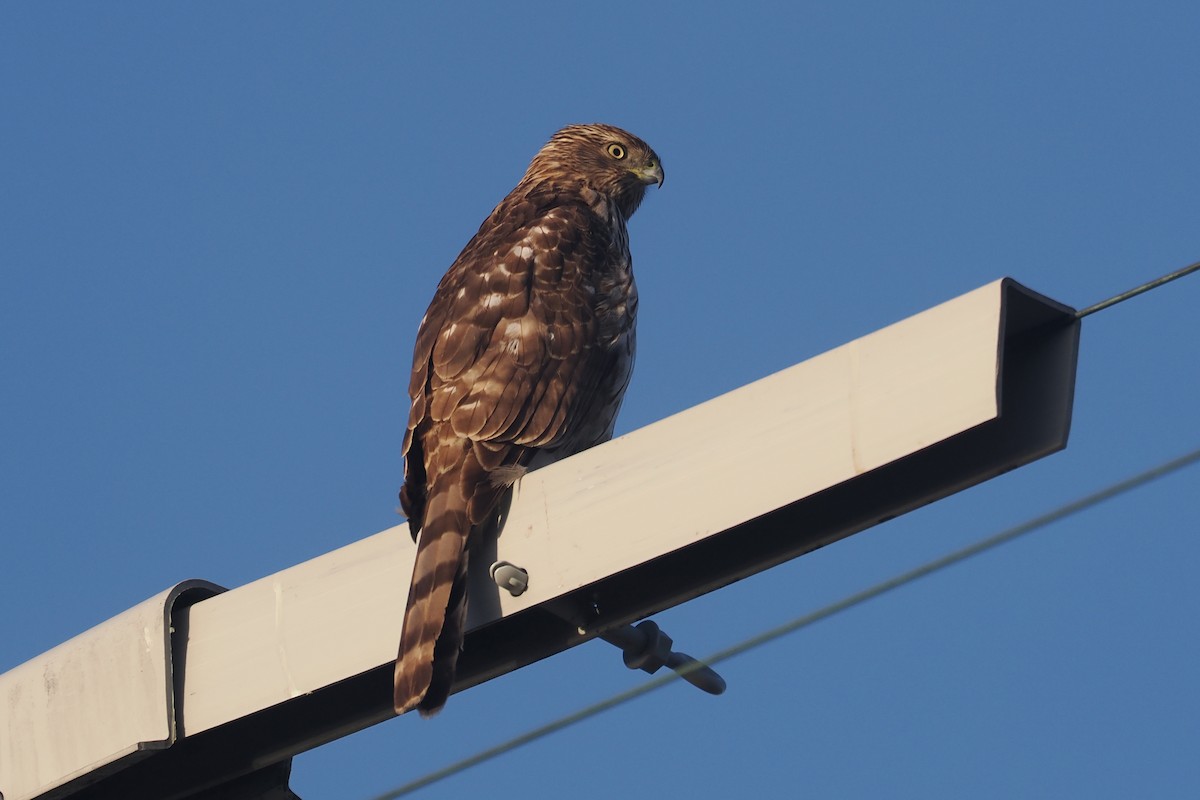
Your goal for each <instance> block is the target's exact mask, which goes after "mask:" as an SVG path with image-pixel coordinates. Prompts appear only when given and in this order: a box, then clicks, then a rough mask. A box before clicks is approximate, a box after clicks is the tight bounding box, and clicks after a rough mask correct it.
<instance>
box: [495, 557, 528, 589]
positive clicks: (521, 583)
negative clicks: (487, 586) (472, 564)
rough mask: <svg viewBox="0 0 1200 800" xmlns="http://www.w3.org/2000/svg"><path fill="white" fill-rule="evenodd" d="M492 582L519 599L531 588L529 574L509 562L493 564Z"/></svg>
mask: <svg viewBox="0 0 1200 800" xmlns="http://www.w3.org/2000/svg"><path fill="white" fill-rule="evenodd" d="M490 572H491V576H492V580H494V581H495V582H496V585H497V586H499V587H500V588H501V589H506V590H507V591H508V593H509V594H511V595H512V596H513V597H518V596H520V595H522V594H524V593H525V590H526V589H528V588H529V573H528V572H527V571H525V570H523V569H521V568H520V567H518V566H516V565H515V564H510V563H508V562H507V561H497V562H496V563H495V564H492V568H491V571H490Z"/></svg>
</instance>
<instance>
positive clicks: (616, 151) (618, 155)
mask: <svg viewBox="0 0 1200 800" xmlns="http://www.w3.org/2000/svg"><path fill="white" fill-rule="evenodd" d="M608 154H609V155H610V156H612V157H613V158H615V159H616V160H617V161H620V160H621V159H622V158H624V157H625V148H624V147H622V146H621V145H619V144H617V143H616V142H613V143H612V144H610V145H609V146H608Z"/></svg>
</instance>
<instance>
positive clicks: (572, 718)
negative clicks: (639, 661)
mask: <svg viewBox="0 0 1200 800" xmlns="http://www.w3.org/2000/svg"><path fill="white" fill-rule="evenodd" d="M1193 266H1194V267H1197V265H1193ZM1197 268H1200V267H1197ZM1130 296H1132V295H1130ZM1110 305H1111V303H1110ZM1089 313H1090V312H1089ZM1198 461H1200V448H1197V449H1195V450H1192V451H1191V452H1189V453H1186V454H1184V455H1182V456H1179V457H1178V458H1173V459H1171V460H1170V461H1166V462H1164V463H1162V464H1159V465H1158V466H1156V467H1153V468H1151V469H1148V470H1146V471H1144V472H1140V473H1138V474H1136V475H1133V476H1131V477H1129V478H1126V479H1125V480H1122V481H1118V482H1117V483H1114V484H1111V485H1109V486H1106V487H1105V488H1103V489H1100V490H1099V491H1096V492H1093V493H1092V494H1089V495H1086V496H1085V497H1081V498H1079V499H1078V500H1074V501H1072V502H1070V503H1067V504H1065V505H1062V506H1059V507H1058V508H1056V509H1054V510H1052V511H1048V512H1047V513H1045V514H1042V515H1040V516H1037V517H1034V518H1033V519H1031V520H1028V521H1026V522H1023V523H1021V524H1020V525H1016V526H1014V527H1012V528H1008V529H1006V530H1003V531H1000V532H999V533H996V534H993V535H992V536H989V537H987V538H985V539H980V540H979V541H978V542H975V543H974V544H972V545H968V546H967V547H964V548H962V549H961V550H955V551H954V552H952V553H948V554H946V555H944V556H942V557H941V558H937V559H934V560H933V561H929V562H926V563H925V564H922V565H921V566H919V567H916V568H915V569H911V570H909V571H908V572H904V573H901V574H899V575H896V576H895V577H893V578H889V579H888V580H886V581H882V582H881V583H877V584H875V585H874V586H870V587H868V588H866V589H863V590H862V591H861V592H857V593H855V594H852V595H849V596H848V597H845V598H843V599H841V600H838V601H837V602H835V603H831V604H830V605H827V606H824V607H822V608H819V609H817V610H816V611H813V612H811V613H809V614H805V615H804V616H801V617H797V618H796V619H793V620H791V621H790V622H786V623H784V624H783V625H780V626H778V627H775V628H771V629H770V630H767V631H764V632H762V633H760V634H758V635H756V636H753V637H751V638H749V639H746V640H744V641H742V642H739V643H738V644H735V645H733V646H731V647H727V648H725V649H724V650H720V651H718V652H716V653H714V654H713V655H712V656H710V657H709V658H708V659H705V660H704V661H701V662H697V663H696V664H694V665H692V667H693V668H696V669H698V668H700V667H702V666H704V664H706V663H707V664H716V663H717V662H720V661H724V660H726V659H729V658H733V657H734V656H737V655H741V654H742V653H745V652H746V651H747V650H752V649H754V648H756V647H760V646H762V645H764V644H767V643H768V642H771V641H774V640H775V639H778V638H780V637H781V636H785V635H787V634H789V633H792V632H794V631H797V630H800V629H801V628H805V627H808V626H809V625H812V624H813V623H815V622H819V621H821V620H823V619H827V618H829V617H832V616H834V615H835V614H839V613H841V612H842V611H845V610H847V609H849V608H853V607H854V606H857V605H859V604H860V603H865V602H866V601H868V600H873V599H874V598H876V597H879V596H880V595H883V594H886V593H887V592H890V591H892V590H893V589H898V588H900V587H901V586H904V585H905V584H908V583H912V582H913V581H916V580H918V579H920V578H924V577H926V576H927V575H931V574H933V573H935V572H938V571H940V570H943V569H945V568H947V567H950V566H952V565H954V564H958V563H959V562H961V561H965V560H967V559H968V558H971V557H972V556H976V555H979V554H980V553H983V552H986V551H988V550H992V549H993V548H996V547H999V546H1000V545H1003V544H1007V543H1008V542H1011V541H1013V540H1014V539H1017V538H1019V537H1021V536H1024V535H1025V534H1027V533H1032V532H1033V531H1035V530H1038V529H1039V528H1044V527H1046V526H1047V525H1050V524H1052V523H1054V522H1058V521H1059V520H1061V519H1064V518H1066V517H1069V516H1072V515H1073V514H1078V513H1079V512H1081V511H1084V510H1086V509H1089V508H1091V507H1092V506H1095V505H1098V504H1100V503H1102V502H1104V501H1105V500H1109V499H1111V498H1113V497H1116V496H1117V495H1121V494H1125V493H1126V492H1130V491H1133V490H1134V489H1138V488H1140V487H1142V486H1144V485H1146V484H1148V483H1150V482H1151V481H1154V480H1156V479H1158V478H1161V477H1164V476H1166V475H1168V474H1170V473H1172V472H1177V471H1178V470H1181V469H1183V468H1184V467H1187V466H1190V465H1191V464H1194V463H1196V462H1198ZM688 671H690V670H689V669H688V668H687V667H683V668H681V669H680V671H679V673H675V672H667V673H666V674H665V675H661V676H659V677H657V678H654V679H652V680H649V681H647V682H646V683H643V684H641V685H639V686H635V687H634V688H632V689H629V690H627V691H624V692H621V693H620V694H615V695H613V696H612V697H609V698H608V699H606V700H601V701H600V702H598V703H594V704H592V705H590V706H587V707H585V708H581V709H579V710H578V711H575V712H573V713H571V714H567V715H566V716H564V717H560V718H559V719H556V720H554V721H552V722H549V723H546V724H545V725H542V726H541V727H538V728H534V729H533V730H531V731H528V732H526V733H523V734H521V735H520V736H516V737H514V738H512V739H509V740H508V741H505V742H501V743H500V744H498V745H496V746H494V747H489V748H488V749H486V750H482V751H480V752H478V753H476V754H475V755H473V756H470V757H468V758H464V759H463V760H461V761H456V762H455V763H453V764H450V765H448V766H446V767H443V768H442V769H439V770H436V771H435V772H430V773H428V774H426V775H423V776H422V777H420V778H417V779H416V780H414V781H411V782H409V783H406V784H404V785H403V786H400V787H398V788H396V789H393V790H391V791H388V792H384V793H383V794H381V795H377V796H376V797H375V798H373V800H394V798H397V797H402V796H404V795H406V794H410V793H412V792H414V791H416V790H417V789H421V788H423V787H425V786H428V785H430V784H431V783H436V782H437V781H440V780H442V779H443V778H448V777H450V776H451V775H455V774H457V773H459V772H462V771H464V770H466V769H469V768H470V767H473V766H475V765H476V764H481V763H483V762H484V761H488V760H490V759H493V758H495V757H496V756H499V755H503V754H504V753H507V752H509V751H511V750H515V749H516V748H518V747H520V746H521V745H524V744H529V743H530V742H533V741H536V740H537V739H541V738H542V737H544V736H548V735H550V734H552V733H555V732H556V731H560V730H562V729H563V728H566V727H568V726H570V725H574V724H575V723H576V722H580V721H582V720H585V719H587V718H588V717H593V716H595V715H597V714H599V713H601V712H603V711H607V710H608V709H610V708H614V707H615V706H619V705H621V704H622V703H626V702H628V701H630V700H633V699H634V698H637V697H641V696H642V695H644V694H648V693H650V692H652V691H654V690H655V689H658V688H660V687H662V686H666V685H667V684H668V683H670V682H672V681H674V680H677V679H678V678H679V677H680V675H681V674H684V673H686V672H688Z"/></svg>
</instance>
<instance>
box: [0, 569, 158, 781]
mask: <svg viewBox="0 0 1200 800" xmlns="http://www.w3.org/2000/svg"><path fill="white" fill-rule="evenodd" d="M173 591H174V590H172V589H168V590H167V591H165V592H162V593H161V594H159V595H156V596H155V597H152V598H150V599H149V600H147V601H145V602H144V603H141V604H140V605H137V606H134V607H133V608H131V609H129V610H128V611H126V612H125V613H123V614H121V615H120V616H117V617H113V618H112V619H110V620H108V621H107V622H104V623H103V624H101V625H97V626H96V627H95V628H92V629H91V630H89V631H86V632H85V633H82V634H80V635H79V636H76V637H75V638H74V639H71V640H70V641H68V642H64V643H63V644H61V645H59V646H58V647H56V648H54V649H53V650H51V651H49V652H48V653H45V654H43V655H42V656H40V657H39V658H36V659H34V660H32V661H28V662H26V663H25V664H22V665H21V666H19V667H16V668H15V669H12V670H10V671H8V672H6V673H4V674H3V675H0V715H2V717H0V792H3V794H4V798H5V800H24V798H29V797H34V796H36V795H38V794H41V793H42V792H44V791H47V790H49V789H51V788H53V787H55V786H61V785H62V784H64V783H66V782H67V781H69V780H71V779H72V778H74V777H76V776H78V775H83V774H86V773H89V772H92V771H93V770H96V769H98V768H100V767H102V766H104V765H106V764H110V763H112V762H113V761H116V760H117V759H119V758H122V757H124V756H127V755H129V754H130V753H133V752H135V751H137V750H138V745H139V743H141V742H161V741H165V740H168V739H170V738H171V726H172V714H171V710H170V708H169V692H170V681H171V677H170V668H169V666H168V663H167V652H168V651H167V648H168V647H169V640H168V631H167V630H166V622H165V620H166V615H167V610H166V605H167V603H168V601H169V597H170V595H171V594H172V592H173Z"/></svg>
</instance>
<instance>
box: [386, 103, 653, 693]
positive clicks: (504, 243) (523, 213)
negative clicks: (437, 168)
mask: <svg viewBox="0 0 1200 800" xmlns="http://www.w3.org/2000/svg"><path fill="white" fill-rule="evenodd" d="M663 179H664V174H663V167H662V161H661V159H659V157H658V154H657V153H655V152H654V150H653V149H652V148H651V147H650V146H649V145H648V144H646V143H645V142H644V141H642V140H641V139H639V138H638V137H636V136H634V135H633V134H631V133H628V132H627V131H624V130H622V129H620V128H617V127H614V126H611V125H602V124H590V125H568V126H566V127H564V128H562V129H561V130H559V131H558V132H556V133H555V134H553V136H551V137H550V140H549V141H548V142H547V143H546V144H545V145H544V146H543V147H542V148H541V149H540V150H539V151H538V153H537V154H536V155H535V156H534V157H533V160H532V161H531V162H530V164H529V167H528V169H527V170H526V171H525V175H524V176H523V177H522V178H521V180H520V181H519V182H518V183H517V185H516V187H515V188H514V189H513V190H512V191H511V192H509V193H508V195H507V196H506V197H505V198H504V199H503V200H501V201H500V203H499V204H498V205H497V206H496V207H495V209H494V210H493V211H492V213H491V214H489V215H488V217H487V218H486V219H485V220H484V221H483V223H482V224H481V225H480V227H479V230H478V231H477V232H476V233H475V235H474V236H473V237H472V238H471V240H470V241H469V242H468V243H467V245H466V247H464V248H463V250H462V252H461V253H459V255H458V257H457V258H456V259H455V260H454V262H453V263H452V264H451V265H450V268H449V270H447V271H446V273H445V275H444V276H443V277H442V279H441V281H440V282H439V283H438V287H437V290H436V291H435V293H434V295H433V299H432V301H431V302H430V304H429V309H428V311H427V312H426V314H425V316H424V318H423V319H422V320H421V324H420V327H419V329H418V331H417V337H416V345H415V347H414V352H413V367H412V375H411V377H410V381H409V397H410V399H411V401H412V405H411V408H410V411H409V415H408V425H407V429H406V431H405V434H404V444H403V450H402V453H403V456H404V485H403V488H402V489H401V490H400V506H401V510H402V511H403V513H404V514H405V515H406V516H407V518H408V524H409V528H410V531H411V533H412V536H413V540H414V541H415V542H416V546H417V551H416V556H415V560H414V564H413V573H412V581H411V583H410V585H409V592H408V602H407V606H406V609H405V613H404V622H403V629H402V631H401V635H400V647H399V651H398V654H397V658H396V668H395V698H394V700H395V710H396V713H397V714H403V713H405V712H407V711H410V710H412V709H413V708H416V709H418V711H419V712H420V714H421V716H423V717H428V716H431V715H433V714H435V713H436V712H437V711H439V710H440V709H441V708H442V707H443V706H444V705H445V703H446V699H447V698H448V697H449V694H450V690H451V688H452V686H453V683H454V675H455V669H456V667H457V663H458V656H459V652H460V650H461V648H462V643H463V635H464V625H465V621H466V610H467V580H466V579H467V566H468V561H469V555H470V552H471V549H472V546H473V545H475V544H476V541H477V539H478V537H479V536H480V535H481V534H480V530H481V528H482V526H483V525H484V523H485V522H486V521H487V520H489V519H490V518H491V515H493V514H494V513H495V509H496V506H497V505H498V503H499V502H500V500H501V499H502V498H503V496H504V495H505V493H506V492H508V490H509V489H510V488H511V487H512V486H513V485H514V484H515V483H516V482H517V480H519V479H520V477H521V476H522V475H524V474H525V473H526V472H527V471H529V470H531V469H536V468H538V467H541V466H545V465H546V464H549V463H552V462H554V461H557V460H559V459H562V458H566V457H567V456H570V455H573V454H575V453H577V452H580V451H581V450H584V449H587V448H588V447H592V446H593V445H596V444H599V443H601V442H604V441H607V440H608V439H610V438H612V433H613V425H614V423H615V420H616V416H617V411H618V410H619V408H620V406H621V401H622V398H623V397H624V394H625V389H626V387H627V386H628V385H629V379H630V374H631V372H632V369H633V360H634V349H635V322H636V317H637V305H638V297H637V288H636V286H635V283H634V279H633V271H632V258H631V256H630V252H629V234H628V229H627V227H626V224H627V223H628V221H629V218H630V217H631V216H632V215H633V213H634V212H635V211H636V210H637V208H638V206H639V205H640V204H641V202H642V199H643V197H644V196H645V193H646V190H647V188H648V187H649V186H651V185H657V186H658V187H661V186H662V184H663Z"/></svg>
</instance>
